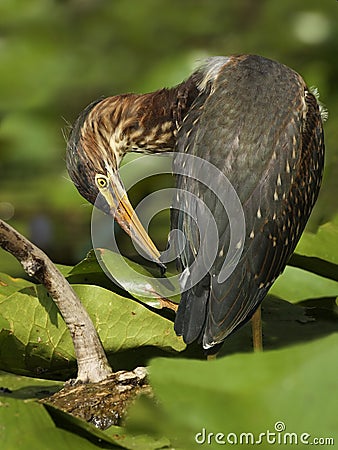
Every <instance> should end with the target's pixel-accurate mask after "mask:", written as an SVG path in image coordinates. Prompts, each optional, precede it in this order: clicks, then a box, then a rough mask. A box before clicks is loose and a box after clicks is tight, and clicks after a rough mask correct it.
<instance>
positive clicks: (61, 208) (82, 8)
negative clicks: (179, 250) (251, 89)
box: [0, 0, 338, 275]
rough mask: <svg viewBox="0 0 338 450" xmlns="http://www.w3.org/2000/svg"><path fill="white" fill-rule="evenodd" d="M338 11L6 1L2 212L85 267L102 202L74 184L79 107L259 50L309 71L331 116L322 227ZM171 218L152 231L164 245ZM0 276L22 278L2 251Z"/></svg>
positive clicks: (330, 4)
mask: <svg viewBox="0 0 338 450" xmlns="http://www.w3.org/2000/svg"><path fill="white" fill-rule="evenodd" d="M337 11H338V2H337V1H334V0H323V1H320V2H319V1H318V0H283V1H280V0H270V1H268V0H255V1H254V0H251V1H250V0H236V1H235V0H234V1H224V0H185V1H182V0H142V1H138V0H123V1H122V0H114V1H113V0H58V1H57V0H29V1H27V0H1V2H0V217H1V218H2V219H4V220H7V221H8V222H9V223H10V224H11V225H13V226H14V227H16V228H17V229H18V230H19V231H21V232H22V233H24V234H25V235H26V236H27V237H29V238H30V239H31V240H32V241H33V242H35V243H36V244H37V245H39V246H40V247H41V248H42V249H44V250H45V251H46V252H47V253H48V254H49V256H50V257H51V258H52V259H53V260H54V261H55V262H58V263H63V264H74V263H76V262H78V261H79V260H80V259H81V258H83V257H84V256H85V254H86V252H87V251H88V250H89V249H90V248H91V241H90V217H91V209H92V207H91V205H89V204H88V203H87V202H86V201H85V200H84V199H82V198H81V197H80V195H79V194H78V193H77V191H76V189H75V187H74V186H73V184H72V183H71V182H70V181H69V177H68V175H67V172H66V169H65V147H66V138H65V136H67V134H68V132H69V128H70V124H72V123H73V122H74V120H75V118H76V116H77V115H78V114H79V112H80V111H81V110H82V109H83V108H84V107H85V106H86V105H87V104H88V103H90V102H91V101H92V100H94V99H96V98H98V97H100V96H108V95H114V94H118V93H123V92H147V91H151V90H155V89H158V88H161V87H163V86H171V85H174V84H176V83H178V82H180V81H182V80H183V79H184V78H185V77H187V76H188V75H189V73H190V72H191V71H192V69H193V67H194V65H195V63H196V61H197V60H199V59H201V58H203V57H205V56H208V55H230V54H233V53H257V54H261V55H264V56H266V57H269V58H272V59H277V60H279V61H280V62H282V63H284V64H287V65H289V66H291V67H292V68H294V69H295V70H296V71H298V72H299V73H301V74H302V76H303V77H304V78H305V80H306V82H307V83H308V85H309V86H313V85H315V86H316V87H318V89H319V91H320V94H321V100H322V102H323V103H324V105H325V106H326V107H327V109H328V111H329V120H328V121H327V122H326V124H325V137H326V148H327V158H326V167H325V177H324V182H323V187H322V190H321V194H320V198H319V201H318V203H317V205H316V207H315V210H314V212H313V214H312V217H311V221H310V224H309V227H310V229H313V230H314V229H316V227H317V226H318V225H319V224H321V223H323V222H325V221H327V220H329V219H330V218H331V217H332V216H333V215H334V214H335V213H337V211H338V202H337V196H338V177H337V173H338V152H337V145H338V144H337V142H338V127H337V123H336V119H335V117H337V112H338V111H337V109H338V90H337V88H336V86H337V80H338V58H337V55H338V28H337ZM154 183H155V181H154V180H152V179H150V180H148V186H147V183H145V184H143V187H142V189H143V190H144V191H145V192H148V191H149V190H150V189H151V188H152V185H153V184H154ZM141 194H142V193H140V192H137V194H135V195H136V197H137V198H141V197H140V196H141ZM167 219H168V216H167V215H166V216H163V217H162V218H161V220H160V222H159V223H160V224H161V226H157V227H153V228H154V230H155V231H156V235H155V236H154V237H155V241H156V242H157V244H158V245H159V247H160V248H161V247H162V248H163V246H164V245H165V240H166V233H167V231H168V225H169V224H168V220H167ZM126 245H127V244H126ZM0 271H3V272H7V273H10V274H12V275H19V274H21V273H22V272H21V268H20V266H19V264H18V263H17V262H16V261H15V260H14V258H12V257H11V256H10V255H7V254H6V253H5V252H4V251H2V250H0Z"/></svg>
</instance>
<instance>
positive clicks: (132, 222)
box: [101, 174, 166, 272]
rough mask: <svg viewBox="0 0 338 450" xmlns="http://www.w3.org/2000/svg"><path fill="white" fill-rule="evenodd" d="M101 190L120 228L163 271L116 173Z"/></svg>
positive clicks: (157, 252)
mask: <svg viewBox="0 0 338 450" xmlns="http://www.w3.org/2000/svg"><path fill="white" fill-rule="evenodd" d="M101 192H102V195H103V196H104V197H105V200H106V202H107V203H108V205H109V208H110V214H111V215H113V216H114V218H115V220H116V221H117V222H118V224H119V225H120V226H121V228H122V229H123V230H124V231H125V232H126V233H127V234H128V235H129V236H130V237H131V238H132V239H133V240H134V241H135V243H136V244H137V245H138V246H139V247H140V248H141V249H142V250H143V252H144V253H145V255H146V256H148V258H149V259H150V260H151V261H153V262H155V263H156V264H157V265H158V266H159V267H160V268H161V271H162V272H165V270H166V266H165V265H164V264H163V263H162V262H161V261H160V256H161V254H160V252H159V251H158V249H157V247H156V246H155V244H154V243H153V241H152V240H151V238H150V236H149V235H148V233H147V232H146V230H145V229H144V228H143V225H142V224H141V222H140V220H139V218H138V217H137V215H136V213H135V211H134V209H133V207H132V205H131V204H130V201H129V198H128V196H127V193H126V191H125V188H124V186H123V183H122V181H121V179H120V177H119V176H118V174H116V175H115V176H114V177H110V185H109V187H108V188H107V189H105V190H104V191H101Z"/></svg>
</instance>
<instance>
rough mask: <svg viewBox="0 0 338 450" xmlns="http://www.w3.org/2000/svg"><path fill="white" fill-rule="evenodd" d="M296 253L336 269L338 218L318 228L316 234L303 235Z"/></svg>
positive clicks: (307, 233)
mask: <svg viewBox="0 0 338 450" xmlns="http://www.w3.org/2000/svg"><path fill="white" fill-rule="evenodd" d="M296 253H297V254H299V255H304V256H311V257H317V258H320V259H322V260H324V261H328V262H330V263H333V264H336V265H337V267H338V216H336V217H335V218H334V219H333V220H332V221H331V222H328V223H325V224H324V225H322V226H320V227H319V229H318V231H317V233H316V234H314V233H309V232H305V233H303V235H302V237H301V239H300V241H299V243H298V245H297V247H296Z"/></svg>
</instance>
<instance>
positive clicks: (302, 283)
mask: <svg viewBox="0 0 338 450" xmlns="http://www.w3.org/2000/svg"><path fill="white" fill-rule="evenodd" d="M269 293H270V294H273V295H275V296H277V297H280V298H283V299H284V300H288V301H289V302H299V301H301V300H306V299H310V298H320V297H323V298H324V297H337V296H338V282H337V281H334V280H331V279H329V278H324V277H321V276H318V275H316V274H314V273H311V272H307V271H305V270H302V269H299V268H297V267H290V266H287V267H286V268H285V270H284V272H283V273H282V275H280V276H279V277H278V278H277V280H276V281H275V283H274V284H273V286H272V287H271V289H270V291H269Z"/></svg>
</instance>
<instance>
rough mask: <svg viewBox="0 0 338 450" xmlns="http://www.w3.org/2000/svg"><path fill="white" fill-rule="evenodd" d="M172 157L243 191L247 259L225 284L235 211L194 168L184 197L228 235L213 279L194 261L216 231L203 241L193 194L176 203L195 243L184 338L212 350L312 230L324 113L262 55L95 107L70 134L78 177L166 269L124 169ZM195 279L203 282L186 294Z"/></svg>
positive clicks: (184, 258) (209, 66)
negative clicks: (195, 161) (148, 158)
mask: <svg viewBox="0 0 338 450" xmlns="http://www.w3.org/2000/svg"><path fill="white" fill-rule="evenodd" d="M166 151H175V152H176V153H175V155H177V156H175V157H174V163H173V165H174V169H175V167H176V168H177V167H178V166H179V165H180V164H184V160H183V159H182V155H193V156H198V157H200V158H203V159H204V160H206V161H208V162H210V163H211V164H213V165H214V166H215V167H216V168H217V169H218V170H219V173H220V174H223V175H225V176H226V177H227V179H228V180H229V181H230V183H231V184H232V186H233V187H234V189H235V190H236V192H237V195H238V197H239V199H240V202H241V204H242V208H243V211H244V216H245V233H244V236H243V240H242V242H240V246H241V251H242V253H241V257H240V259H239V261H238V264H237V266H236V267H235V268H234V270H233V271H232V273H231V275H230V276H229V277H228V278H227V279H226V280H225V281H220V280H219V278H218V274H219V273H220V270H221V267H222V264H223V262H224V259H225V256H226V253H227V248H228V246H229V240H230V227H229V219H228V216H227V213H226V211H225V210H224V208H223V206H222V204H221V203H220V202H219V201H218V199H217V198H216V197H215V195H214V193H213V192H211V191H210V190H209V189H208V188H207V186H205V185H203V184H202V183H201V182H199V181H197V180H196V178H197V179H198V176H197V175H198V174H195V173H194V167H191V168H190V169H191V170H190V172H191V176H187V175H179V176H177V178H176V186H177V188H179V189H180V190H181V191H178V192H182V191H185V192H189V193H191V194H194V195H195V196H196V197H197V198H198V199H200V200H201V201H202V202H203V203H204V204H205V205H206V206H207V207H208V208H209V210H210V211H211V213H212V215H213V217H214V219H215V223H216V226H217V230H218V235H219V241H218V243H217V254H216V255H215V259H214V262H213V264H212V266H211V267H210V268H209V269H208V271H207V273H204V272H203V271H205V267H203V264H202V265H200V266H199V265H196V264H195V265H193V262H194V261H195V259H196V255H197V253H198V249H199V247H200V244H201V242H202V241H203V240H204V239H205V238H206V237H207V233H208V226H206V227H205V228H204V231H203V232H204V233H206V235H205V236H203V232H202V235H200V233H201V232H200V231H199V232H198V226H197V225H198V220H199V219H198V217H197V216H198V211H197V209H198V208H197V206H196V205H197V204H196V203H194V202H191V203H190V204H187V205H186V209H185V211H184V212H183V211H181V209H182V208H181V206H182V205H181V203H182V202H183V201H185V200H184V193H183V194H178V195H177V196H175V198H174V200H173V213H172V217H171V228H172V229H179V230H181V231H182V232H183V233H184V235H185V236H186V240H187V241H186V243H185V246H184V248H183V251H182V252H181V254H180V257H179V258H180V262H181V266H182V270H183V275H182V277H181V285H182V290H183V293H182V296H181V302H180V304H179V308H178V311H177V315H176V320H175V330H176V333H177V334H178V335H181V336H183V339H184V341H185V342H186V343H188V344H189V343H191V342H193V341H195V340H198V341H200V342H202V344H203V347H204V348H205V349H209V348H211V347H213V346H215V345H217V344H220V343H221V342H223V340H224V339H225V338H226V337H227V336H228V335H229V334H230V333H232V332H233V331H234V330H236V329H237V328H238V327H240V326H241V325H242V324H244V323H245V322H246V321H247V320H249V319H250V318H251V317H252V315H253V314H254V312H255V311H256V310H257V308H258V307H259V305H260V303H261V302H262V300H263V299H264V297H265V296H266V294H267V292H268V290H269V288H270V286H271V285H272V283H273V282H274V281H275V279H276V278H277V277H278V275H279V274H280V273H281V272H282V271H283V269H284V268H285V265H286V263H287V261H288V259H289V257H290V255H291V254H292V252H293V251H294V249H295V246H296V244H297V242H298V240H299V238H300V236H301V234H302V232H303V230H304V227H305V225H306V222H307V220H308V218H309V216H310V213H311V210H312V208H313V206H314V204H315V201H316V199H317V196H318V192H319V188H320V183H321V179H322V172H323V161H324V139H323V129H322V120H321V113H320V108H319V105H318V103H317V100H316V97H315V96H314V95H313V94H312V93H311V92H310V90H309V88H308V87H307V86H306V84H305V82H304V81H303V79H302V78H301V77H300V75H298V74H297V73H296V72H294V71H293V70H291V69H290V68H288V67H286V66H284V65H282V64H279V63H277V62H274V61H271V60H269V59H266V58H263V57H260V56H254V55H239V56H230V57H213V58H209V59H207V60H206V61H205V63H204V64H202V65H201V67H200V68H199V69H197V70H196V71H195V72H194V73H193V74H192V75H191V76H190V77H189V78H188V79H187V80H186V81H184V82H182V83H181V84H179V85H177V86H176V87H173V88H171V89H161V90H159V91H156V92H152V93H148V94H143V95H135V94H126V95H119V96H115V97H108V98H104V99H101V100H97V101H95V102H93V103H92V104H91V105H89V106H88V107H87V108H86V109H85V110H84V111H83V113H82V114H81V115H80V117H79V118H78V119H77V121H76V123H75V126H74V128H73V130H72V132H71V135H70V138H69V143H68V149H67V167H68V171H69V174H70V176H71V178H72V180H73V182H74V184H75V185H76V187H77V189H78V190H79V192H80V193H81V194H82V195H83V196H84V197H85V198H86V199H87V200H89V201H90V202H92V203H94V202H95V200H96V198H97V195H98V194H99V192H100V193H102V196H103V198H104V201H102V202H101V204H100V205H99V207H100V208H101V209H103V210H104V211H105V212H107V213H109V212H111V211H112V210H114V209H115V208H116V207H117V211H116V214H115V219H116V220H117V221H118V223H119V224H120V225H121V227H122V228H123V229H124V230H125V231H126V232H127V233H128V234H129V235H131V236H132V237H134V239H136V241H137V242H138V244H139V245H140V246H141V247H142V248H143V249H144V251H146V253H147V254H148V255H149V256H150V258H151V259H152V260H153V261H155V262H157V263H158V264H160V265H161V264H162V263H161V261H160V259H159V257H160V254H159V252H158V251H157V249H156V247H155V245H154V244H153V243H152V241H151V239H150V238H149V236H148V235H147V233H146V232H145V231H144V229H143V227H142V225H141V224H140V222H139V221H138V219H137V217H136V216H135V215H133V210H132V207H131V205H130V203H129V201H128V198H127V194H126V192H125V189H124V186H123V183H122V181H121V179H120V177H119V172H118V168H119V164H120V162H121V160H122V158H123V156H124V155H125V154H126V153H128V152H149V153H161V152H166ZM188 162H189V160H188ZM196 170H198V169H196ZM174 172H175V170H174ZM195 175H196V176H195ZM220 180H221V177H220ZM220 182H221V181H220ZM119 198H122V201H121V203H120V204H119V205H117V203H118V199H119ZM196 224H197V225H196ZM174 244H175V245H177V244H179V243H178V242H176V243H175V242H174ZM199 272H201V273H202V276H198V275H200V274H199ZM195 276H196V279H199V281H198V282H197V283H196V284H194V285H191V286H189V288H187V289H185V288H186V286H187V281H188V280H189V279H191V278H192V277H195ZM193 279H194V278H193Z"/></svg>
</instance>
